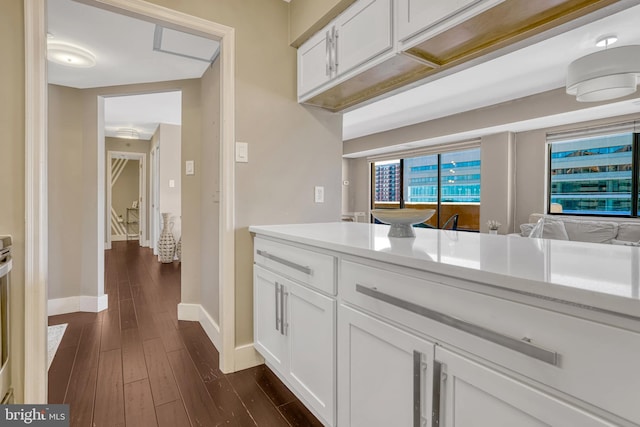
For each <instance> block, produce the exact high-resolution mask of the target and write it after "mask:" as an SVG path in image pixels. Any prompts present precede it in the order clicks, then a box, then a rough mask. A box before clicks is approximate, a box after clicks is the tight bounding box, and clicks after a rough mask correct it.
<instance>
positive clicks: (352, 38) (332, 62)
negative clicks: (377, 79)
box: [298, 0, 393, 99]
mask: <svg viewBox="0 0 640 427" xmlns="http://www.w3.org/2000/svg"><path fill="white" fill-rule="evenodd" d="M392 11H393V3H392V0H360V1H357V2H355V3H354V4H353V5H352V6H350V7H349V8H348V9H347V10H345V11H344V12H343V13H342V14H341V15H340V16H338V17H337V18H336V19H335V20H334V21H332V22H331V23H330V24H329V25H327V26H326V27H325V28H323V29H322V30H320V31H319V32H318V33H316V34H315V35H314V36H313V37H311V38H310V39H309V40H307V41H306V42H305V43H304V44H303V45H302V46H300V47H299V48H298V98H300V99H303V98H306V97H305V95H307V94H309V93H311V92H313V91H314V89H318V88H320V87H322V86H324V85H325V83H328V82H330V81H332V80H333V81H337V80H338V79H339V77H341V76H343V75H345V74H346V73H349V72H350V71H353V70H357V71H358V72H360V71H364V70H365V69H367V68H368V67H369V66H371V65H373V64H372V63H371V62H370V61H371V60H373V59H374V58H376V57H378V56H379V55H382V54H384V53H385V52H387V53H391V52H392V49H393V13H392Z"/></svg>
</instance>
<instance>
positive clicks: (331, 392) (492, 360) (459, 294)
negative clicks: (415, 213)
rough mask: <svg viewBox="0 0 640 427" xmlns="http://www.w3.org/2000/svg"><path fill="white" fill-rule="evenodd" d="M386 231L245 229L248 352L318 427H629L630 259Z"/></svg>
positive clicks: (593, 250) (564, 244)
mask: <svg viewBox="0 0 640 427" xmlns="http://www.w3.org/2000/svg"><path fill="white" fill-rule="evenodd" d="M388 229H389V227H388V226H384V225H372V224H358V223H327V224H295V225H274V226H254V227H251V228H250V231H251V232H253V233H255V235H256V239H255V252H254V260H255V267H254V306H255V309H254V311H255V313H254V327H255V330H254V331H255V332H254V333H255V340H254V343H255V346H256V349H257V350H258V351H259V352H260V353H261V354H263V356H265V359H266V361H267V364H268V365H269V366H271V367H272V369H274V371H276V373H278V374H279V375H280V377H281V378H282V379H283V380H284V381H285V383H287V384H288V385H289V386H290V388H291V389H292V390H293V391H294V392H296V394H298V396H299V397H300V398H301V399H302V401H303V402H305V403H306V404H307V405H308V407H309V408H310V409H311V410H312V411H313V412H314V413H315V414H316V415H317V416H318V417H319V418H320V419H321V420H322V421H323V422H324V423H325V424H326V425H340V426H349V425H353V426H358V425H367V426H372V425H429V426H430V425H432V423H433V422H435V421H438V423H439V425H446V426H484V425H487V426H489V425H491V426H496V425H505V426H511V425H558V426H564V425H567V426H571V425H580V426H586V425H594V426H604V425H624V426H627V425H628V426H634V425H636V426H637V425H640V410H638V408H637V402H638V401H640V372H638V371H639V370H638V369H637V367H636V366H637V357H638V355H639V354H640V295H639V294H640V291H639V287H640V280H639V275H640V249H638V248H632V247H622V246H620V247H619V246H612V245H602V244H589V243H581V242H568V241H552V240H544V239H528V238H521V237H517V236H498V235H488V234H478V233H465V232H454V231H443V230H430V229H417V230H416V234H417V236H416V238H415V239H401V238H395V239H394V238H388V237H387V231H388ZM336 331H337V332H336ZM274 332H275V333H274ZM434 425H435V424H434Z"/></svg>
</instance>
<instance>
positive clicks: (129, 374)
mask: <svg viewBox="0 0 640 427" xmlns="http://www.w3.org/2000/svg"><path fill="white" fill-rule="evenodd" d="M144 378H148V374H147V364H146V362H145V359H144V349H143V348H142V339H141V338H140V332H139V331H138V329H135V328H131V329H125V330H124V331H122V379H123V381H124V383H125V384H127V383H130V382H132V381H137V380H142V379H144Z"/></svg>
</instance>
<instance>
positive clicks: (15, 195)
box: [0, 0, 25, 402]
mask: <svg viewBox="0 0 640 427" xmlns="http://www.w3.org/2000/svg"><path fill="white" fill-rule="evenodd" d="M23 22H24V14H23V2H22V0H4V1H3V2H2V13H0V51H1V52H2V55H3V59H2V61H0V76H2V79H0V99H1V100H2V102H0V130H1V131H2V138H0V182H2V198H3V201H2V203H1V208H0V234H10V235H11V236H12V237H13V254H14V258H13V271H12V272H11V274H12V281H13V284H12V292H11V308H12V310H11V322H12V327H11V337H12V344H13V350H12V351H11V357H12V359H13V360H12V362H11V363H12V366H11V372H12V379H13V388H14V392H15V396H16V401H18V402H21V401H22V399H23V395H24V384H23V378H24V374H23V372H24V363H23V357H22V355H23V354H24V309H23V307H24V253H25V252H24V242H25V228H24V215H25V211H24V202H25V195H24V185H25V181H24V164H25V157H24V156H25V154H24V153H25V151H24V150H25V146H24V136H25V135H24V123H25V120H24V108H25V103H24V89H25V83H24V25H23Z"/></svg>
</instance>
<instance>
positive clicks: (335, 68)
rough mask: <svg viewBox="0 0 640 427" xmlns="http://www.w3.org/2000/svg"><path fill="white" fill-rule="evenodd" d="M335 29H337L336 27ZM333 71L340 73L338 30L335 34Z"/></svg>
mask: <svg viewBox="0 0 640 427" xmlns="http://www.w3.org/2000/svg"><path fill="white" fill-rule="evenodd" d="M334 28H335V27H334ZM333 69H334V71H335V72H336V74H337V73H338V30H336V31H335V33H334V34H333Z"/></svg>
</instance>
